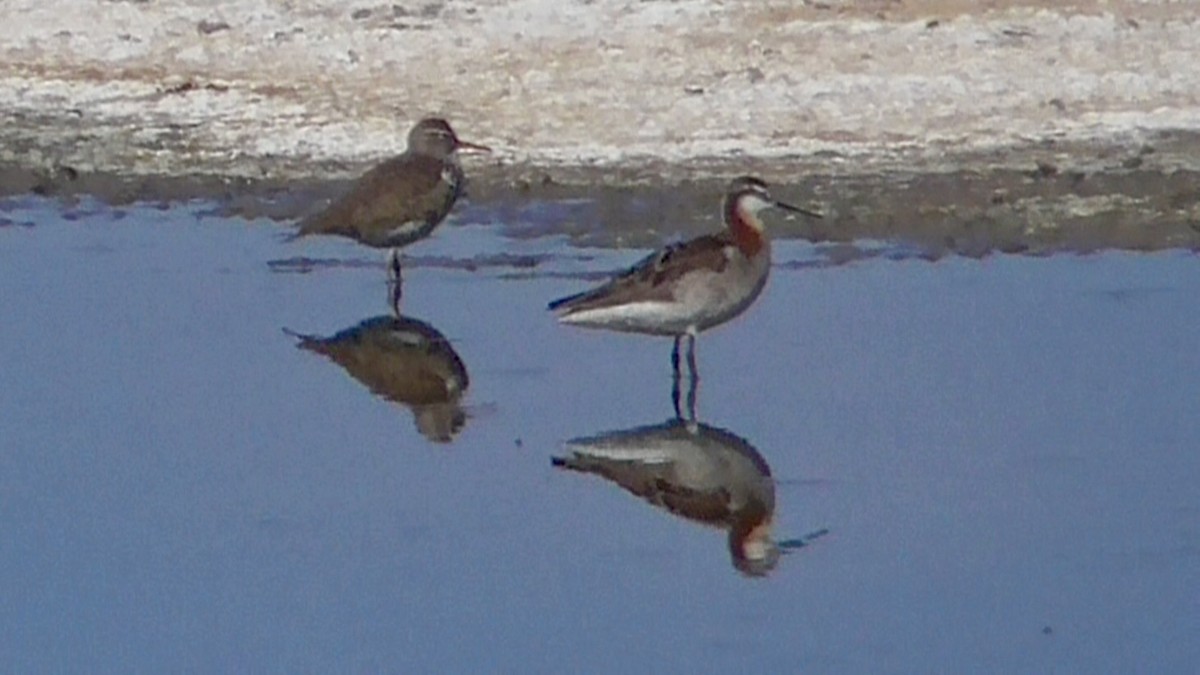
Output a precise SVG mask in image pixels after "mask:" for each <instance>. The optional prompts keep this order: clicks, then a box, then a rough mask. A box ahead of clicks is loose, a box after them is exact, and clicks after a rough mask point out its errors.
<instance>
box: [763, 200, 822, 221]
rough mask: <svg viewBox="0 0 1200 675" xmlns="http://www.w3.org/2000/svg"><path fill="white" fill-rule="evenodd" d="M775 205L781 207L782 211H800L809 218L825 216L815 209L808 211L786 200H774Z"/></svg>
mask: <svg viewBox="0 0 1200 675" xmlns="http://www.w3.org/2000/svg"><path fill="white" fill-rule="evenodd" d="M775 206H778V207H779V208H781V209H783V210H784V211H791V212H792V213H802V214H804V215H806V216H808V217H809V218H824V217H825V216H824V215H822V214H820V213H818V212H817V211H809V210H808V209H802V208H800V207H799V206H793V205H792V204H788V203H787V202H775Z"/></svg>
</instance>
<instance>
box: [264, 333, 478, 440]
mask: <svg viewBox="0 0 1200 675" xmlns="http://www.w3.org/2000/svg"><path fill="white" fill-rule="evenodd" d="M285 332H287V333H288V334H289V335H292V336H293V337H295V338H297V339H298V340H299V343H298V345H297V346H298V347H300V348H301V349H306V350H308V351H311V352H315V353H317V354H321V355H323V356H325V357H327V358H329V360H331V361H333V362H334V363H336V364H338V365H339V366H341V367H342V368H344V369H345V370H346V372H347V373H348V374H349V375H350V376H351V377H353V378H354V379H356V380H358V381H359V382H361V383H362V384H364V385H365V386H366V387H367V389H369V390H370V391H371V393H373V394H375V395H376V396H379V397H381V398H384V399H386V400H388V401H393V402H395V403H399V404H402V405H404V406H406V407H408V408H409V409H411V410H412V414H413V420H414V422H415V423H416V427H417V430H418V431H420V432H421V435H423V436H424V437H425V438H428V439H429V440H431V441H434V442H436V443H448V442H450V441H451V440H453V439H454V436H455V435H456V434H457V433H458V432H459V431H461V430H462V428H463V425H464V424H466V420H467V414H466V411H465V410H463V407H462V398H463V395H464V394H465V393H466V390H467V386H468V384H469V379H468V377H467V368H466V366H465V365H464V364H463V361H462V359H461V358H460V357H459V355H458V353H457V352H455V351H454V348H453V347H451V346H450V342H449V340H447V339H446V337H445V336H444V335H442V334H441V333H440V332H438V330H437V329H436V328H434V327H433V326H430V325H429V324H427V323H425V322H424V321H420V320H418V319H414V318H412V317H407V316H390V315H388V316H377V317H373V318H370V319H366V320H364V321H362V322H361V323H359V324H358V325H356V326H351V327H350V328H347V329H345V330H343V331H341V332H339V333H337V334H336V335H333V336H331V337H324V338H323V337H319V336H315V335H302V334H299V333H294V332H292V331H286V329H285Z"/></svg>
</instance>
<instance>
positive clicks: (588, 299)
mask: <svg viewBox="0 0 1200 675" xmlns="http://www.w3.org/2000/svg"><path fill="white" fill-rule="evenodd" d="M767 208H780V209H784V210H786V211H792V212H795V213H800V214H803V215H806V216H809V217H811V218H821V217H823V216H822V215H821V214H820V213H818V212H816V211H810V210H808V209H804V208H800V207H798V206H793V205H791V204H788V203H785V202H782V201H779V200H776V199H775V198H773V197H772V196H771V195H770V193H769V191H768V188H767V184H766V183H765V182H764V181H762V180H761V179H759V178H756V177H753V176H742V177H739V178H735V179H734V180H733V181H731V182H730V183H729V186H728V188H727V190H726V192H725V197H724V200H723V203H722V214H723V218H724V221H725V226H726V229H725V230H724V231H722V232H718V233H714V234H707V235H704V236H700V237H697V238H695V239H691V240H688V241H684V242H680V243H676V244H673V245H669V246H667V247H665V248H662V249H660V250H657V251H655V252H653V253H651V254H650V255H649V256H647V257H645V258H643V259H642V260H641V261H639V262H638V263H636V264H635V265H633V267H631V268H629V269H628V270H625V271H624V272H621V273H619V274H617V275H616V276H614V277H613V278H611V279H609V280H608V281H607V282H605V283H603V284H602V285H600V286H599V287H597V288H593V289H591V290H587V291H584V292H582V293H577V294H575V295H570V296H567V297H564V298H559V299H557V300H554V301H553V302H551V303H550V304H549V306H548V307H549V309H550V310H551V311H553V312H554V313H555V314H556V316H557V318H558V321H559V322H561V323H564V324H569V325H575V326H581V327H585V328H602V329H608V330H614V331H621V332H628V333H642V334H648V335H659V336H669V337H674V338H675V345H674V348H673V349H672V351H671V365H672V368H673V370H674V372H675V374H676V377H678V373H679V350H680V343H681V342H682V340H683V338H684V337H686V338H687V340H688V349H687V364H688V370H689V377H691V378H696V377H698V375H697V372H696V335H697V334H698V333H700V332H702V331H705V330H707V329H709V328H712V327H714V326H718V325H720V324H723V323H725V322H727V321H730V320H731V319H733V318H735V317H737V316H739V315H740V314H742V312H744V311H746V309H747V308H748V307H750V305H752V304H753V303H754V301H755V299H757V298H758V296H759V294H760V293H762V290H763V287H764V286H766V283H767V276H768V274H769V272H770V268H771V243H770V240H769V239H768V238H767V235H766V232H765V230H764V227H763V223H762V220H760V219H759V213H760V212H761V211H763V210H764V209H767Z"/></svg>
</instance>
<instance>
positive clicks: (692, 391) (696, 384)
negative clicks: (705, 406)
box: [687, 377, 700, 422]
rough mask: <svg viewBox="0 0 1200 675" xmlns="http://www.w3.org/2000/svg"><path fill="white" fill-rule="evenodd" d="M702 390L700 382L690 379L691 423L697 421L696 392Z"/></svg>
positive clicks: (689, 404)
mask: <svg viewBox="0 0 1200 675" xmlns="http://www.w3.org/2000/svg"><path fill="white" fill-rule="evenodd" d="M699 388H700V380H699V379H697V378H695V377H691V378H688V390H687V419H688V421H689V422H695V421H696V390H697V389H699Z"/></svg>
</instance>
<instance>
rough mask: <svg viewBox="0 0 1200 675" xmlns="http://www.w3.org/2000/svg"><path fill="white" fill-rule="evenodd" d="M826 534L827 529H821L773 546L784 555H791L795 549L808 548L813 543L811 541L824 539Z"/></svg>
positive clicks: (827, 532)
mask: <svg viewBox="0 0 1200 675" xmlns="http://www.w3.org/2000/svg"><path fill="white" fill-rule="evenodd" d="M827 534H829V529H828V528H821V529H819V530H817V531H816V532H809V533H808V534H806V535H804V536H803V537H798V538H796V539H785V540H783V541H781V542H778V543H776V544H775V545H776V546H778V547H779V550H780V552H782V553H785V554H786V553H791V552H793V551H795V550H797V549H801V548H804V547H805V546H808V545H809V544H811V543H812V542H813V540H815V539H820V538H821V537H824V536H825V535H827Z"/></svg>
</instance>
